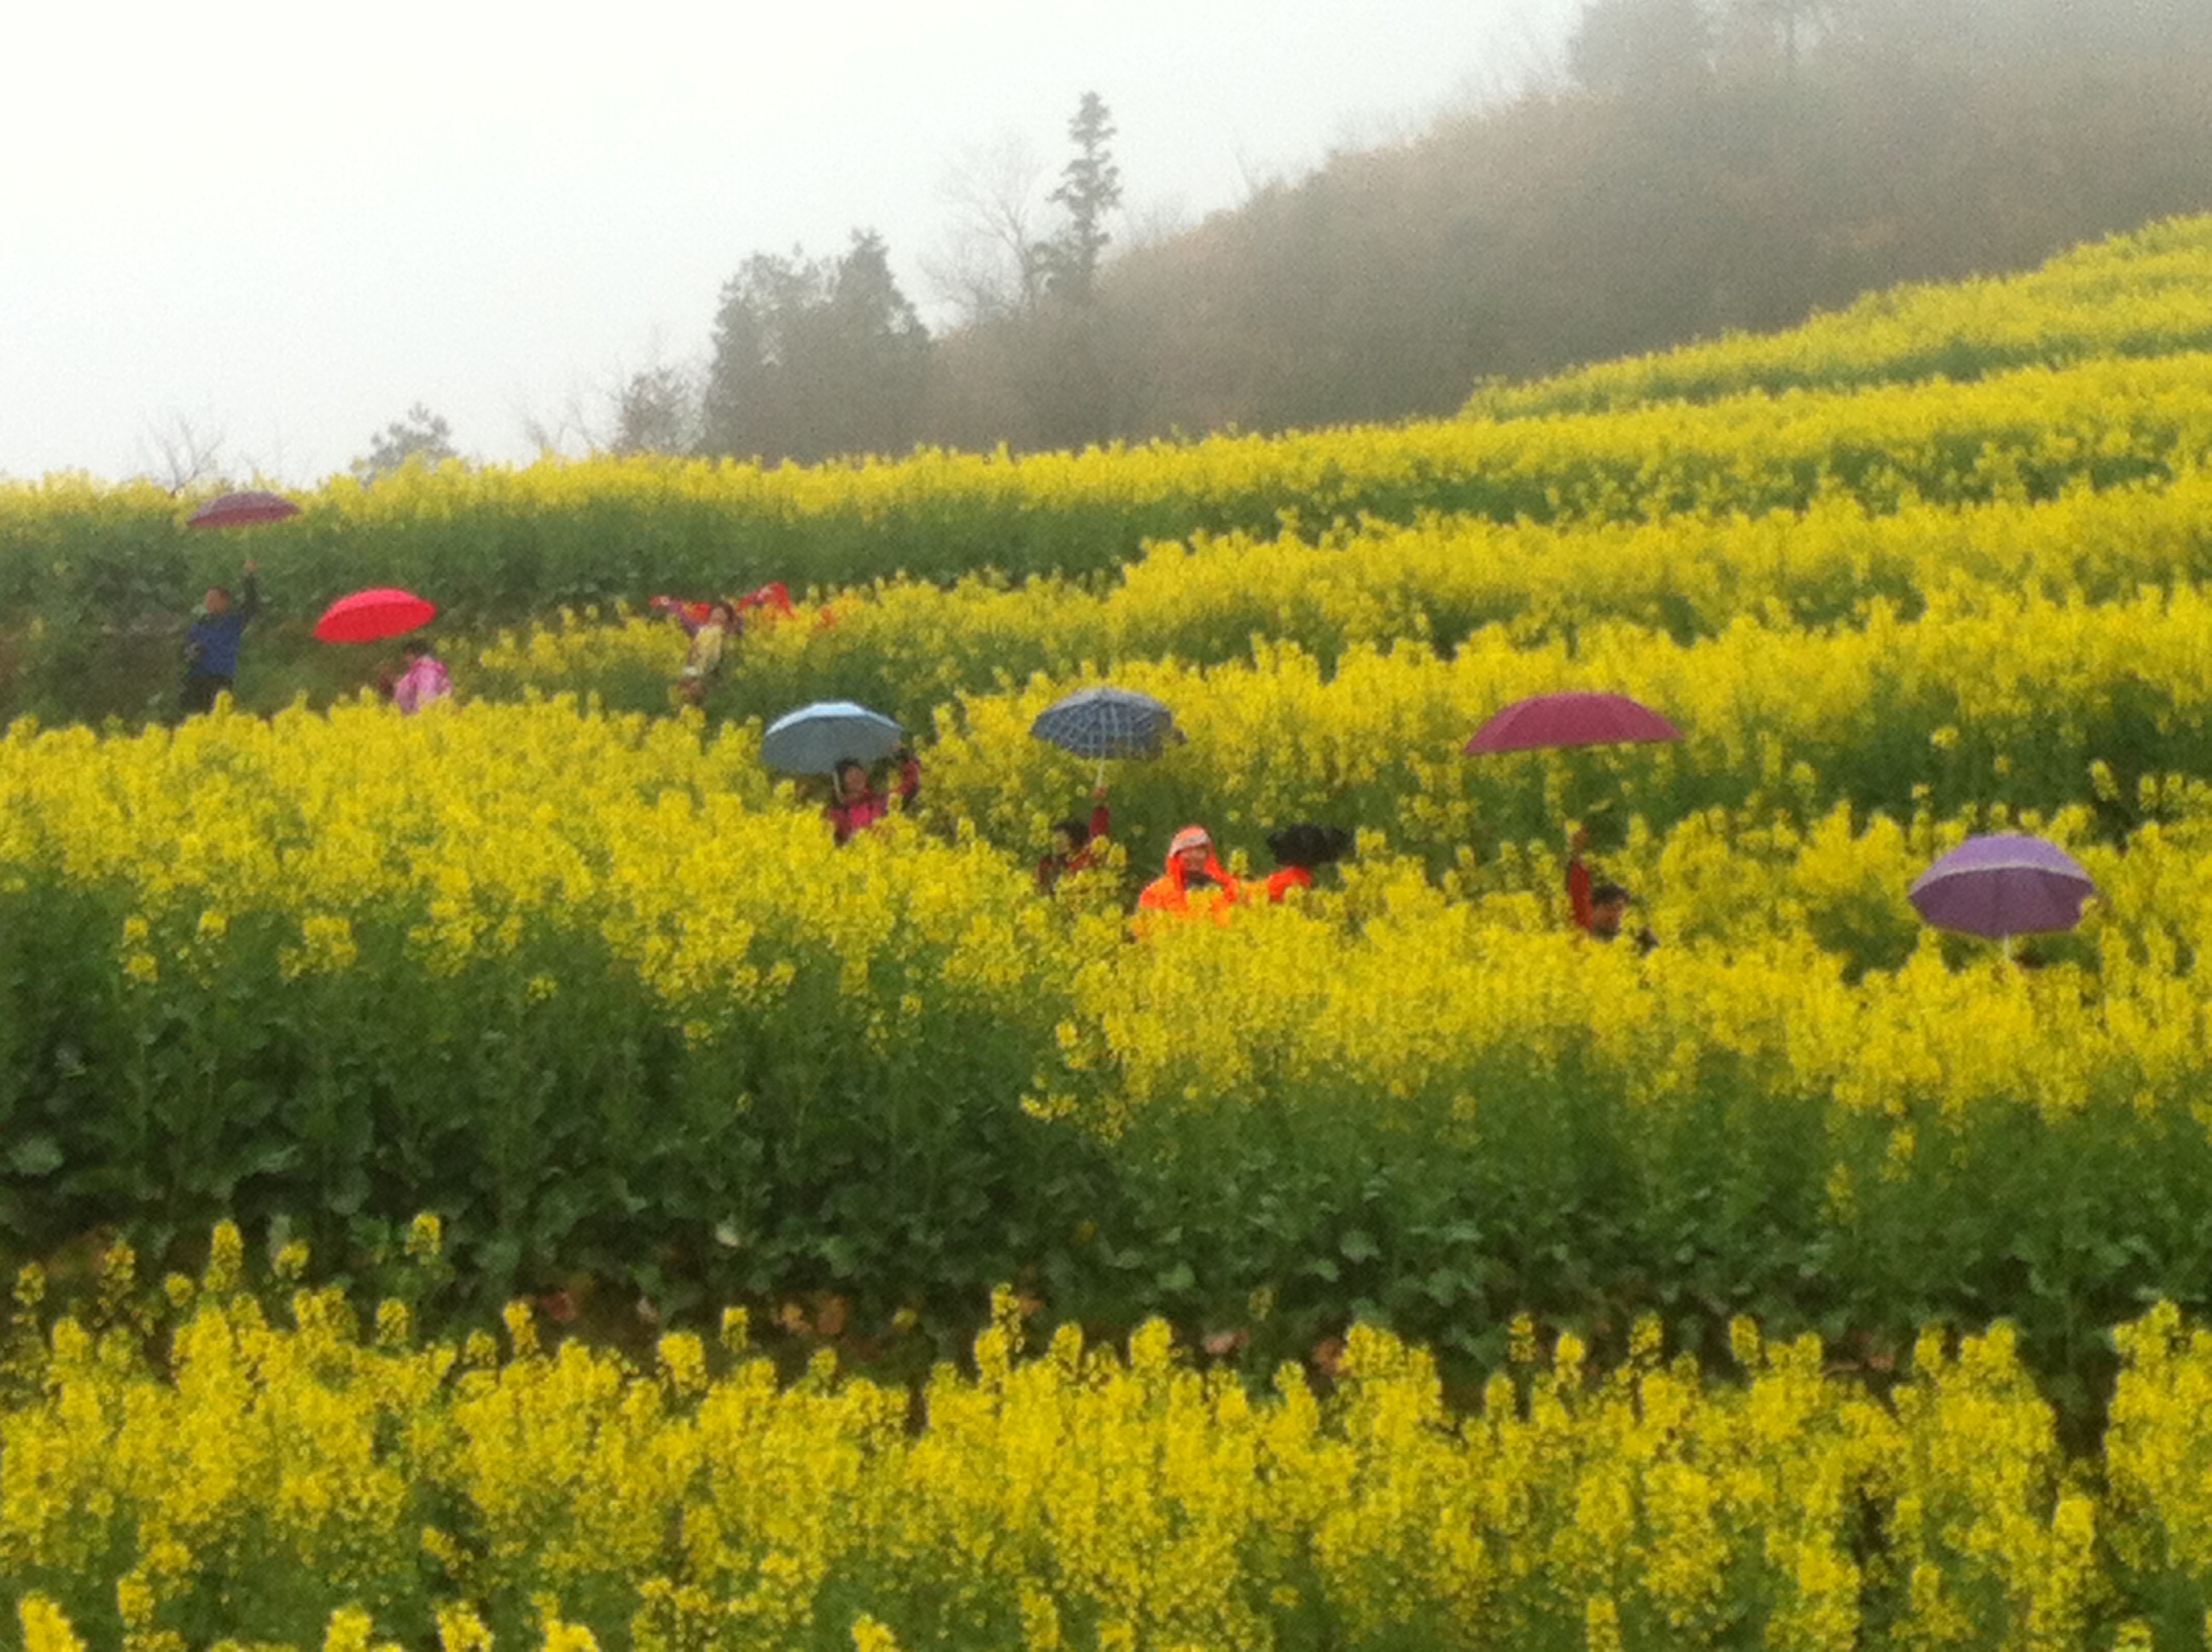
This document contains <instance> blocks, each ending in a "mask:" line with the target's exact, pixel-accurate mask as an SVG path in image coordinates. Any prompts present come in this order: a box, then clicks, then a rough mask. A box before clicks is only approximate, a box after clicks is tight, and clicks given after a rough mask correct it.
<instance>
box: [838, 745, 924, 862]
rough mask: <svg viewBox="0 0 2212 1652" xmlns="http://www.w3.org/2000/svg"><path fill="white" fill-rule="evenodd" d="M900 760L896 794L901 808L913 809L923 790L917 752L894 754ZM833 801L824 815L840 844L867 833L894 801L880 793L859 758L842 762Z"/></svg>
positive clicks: (839, 765) (886, 812) (839, 764)
mask: <svg viewBox="0 0 2212 1652" xmlns="http://www.w3.org/2000/svg"><path fill="white" fill-rule="evenodd" d="M891 755H892V756H894V757H896V759H897V760H898V765H899V778H898V789H897V791H896V793H895V795H896V799H897V800H898V805H899V806H900V807H901V808H907V807H909V806H911V805H912V804H913V802H914V800H915V796H916V795H917V794H918V793H920V792H921V764H920V763H919V762H916V761H915V755H914V753H913V752H911V751H909V750H907V748H906V747H904V746H901V747H900V748H899V749H898V750H896V752H894V753H892V754H891ZM829 787H830V798H829V804H828V805H827V806H825V807H824V808H823V811H822V814H823V818H824V819H825V820H827V821H828V822H829V829H830V830H831V831H832V832H833V833H835V834H836V839H837V841H838V842H840V843H843V842H845V841H847V840H848V839H849V838H851V836H852V835H853V834H854V833H855V832H859V831H865V830H866V829H867V828H869V827H871V826H872V825H874V824H875V823H877V822H878V821H879V820H881V819H882V818H883V817H884V816H885V815H887V814H889V813H890V811H891V801H892V800H891V799H890V798H888V797H885V796H884V794H883V793H880V792H878V791H877V790H876V787H875V782H874V781H873V780H872V779H870V778H869V775H868V766H867V765H866V763H864V762H860V760H859V759H858V758H856V757H846V758H842V759H841V760H840V761H839V762H838V764H837V769H836V774H834V775H832V776H831V778H830V782H829Z"/></svg>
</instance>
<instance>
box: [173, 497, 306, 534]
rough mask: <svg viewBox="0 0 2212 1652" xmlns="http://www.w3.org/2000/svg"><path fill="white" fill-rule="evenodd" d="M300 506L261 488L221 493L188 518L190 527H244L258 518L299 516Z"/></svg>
mask: <svg viewBox="0 0 2212 1652" xmlns="http://www.w3.org/2000/svg"><path fill="white" fill-rule="evenodd" d="M299 513H300V507H298V506H297V505H295V504H294V503H293V502H292V501H290V500H289V499H287V498H285V497H284V495H282V494H272V493H268V492H265V491H264V490H263V489H258V488H249V489H246V491H245V492H243V493H234V494H217V495H216V496H215V497H214V498H213V499H210V500H209V501H207V503H205V504H204V505H203V506H201V507H199V508H198V509H197V510H196V511H194V512H193V513H191V515H190V516H188V517H186V518H185V526H186V527H188V528H242V527H251V526H252V525H254V524H256V523H258V522H281V521H283V519H285V518H286V517H288V516H297V515H298V514H299Z"/></svg>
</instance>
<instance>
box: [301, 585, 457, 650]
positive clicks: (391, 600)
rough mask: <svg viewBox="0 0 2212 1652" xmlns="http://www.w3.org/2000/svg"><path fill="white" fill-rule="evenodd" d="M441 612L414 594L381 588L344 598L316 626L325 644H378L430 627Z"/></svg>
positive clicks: (392, 588)
mask: <svg viewBox="0 0 2212 1652" xmlns="http://www.w3.org/2000/svg"><path fill="white" fill-rule="evenodd" d="M437 612H438V605H437V604H435V603H434V602H429V601H427V600H425V599H424V598H421V597H418V596H416V594H415V593H414V592H411V591H402V590H400V589H398V587H397V586H376V587H375V588H374V589H373V590H368V591H356V592H353V593H352V594H351V595H350V596H345V597H340V598H338V599H337V601H336V602H334V603H332V604H331V605H330V606H329V607H328V608H325V610H323V616H322V618H320V619H319V620H317V621H316V622H315V635H316V637H317V639H318V640H319V641H324V642H374V641H377V640H379V639H380V638H382V637H396V636H398V635H399V634H400V633H401V632H402V631H411V630H413V629H415V628H416V626H418V625H425V624H428V623H429V622H430V621H431V620H432V619H433V618H435V616H436V615H437Z"/></svg>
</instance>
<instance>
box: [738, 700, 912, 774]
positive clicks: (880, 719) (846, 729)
mask: <svg viewBox="0 0 2212 1652" xmlns="http://www.w3.org/2000/svg"><path fill="white" fill-rule="evenodd" d="M905 738H906V735H905V732H903V731H902V729H901V728H900V727H899V726H898V725H897V724H896V723H894V722H893V721H891V720H890V718H888V717H886V716H884V714H882V713H881V712H879V711H870V710H869V709H868V708H866V706H859V705H854V703H853V702H852V701H850V700H817V701H815V702H814V704H812V705H811V706H801V707H800V708H799V709H798V710H797V711H787V712H786V713H785V714H783V715H782V716H781V717H779V718H777V719H776V720H775V721H774V722H773V723H770V724H769V726H768V732H767V733H766V734H763V736H761V761H762V762H764V763H766V764H767V765H768V766H769V768H775V769H781V771H782V772H783V773H785V774H835V773H836V770H837V765H838V764H839V763H841V762H844V761H845V760H846V759H847V758H848V757H849V758H851V759H852V760H853V761H854V762H863V763H872V762H876V761H878V759H880V758H884V757H888V756H890V755H891V753H892V752H894V751H896V750H898V748H899V744H900V743H901V742H902V741H903V740H904V739H905Z"/></svg>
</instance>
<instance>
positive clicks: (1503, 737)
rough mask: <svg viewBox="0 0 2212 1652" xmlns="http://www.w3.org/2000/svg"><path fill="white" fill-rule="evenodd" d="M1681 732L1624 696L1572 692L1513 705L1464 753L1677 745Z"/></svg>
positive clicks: (1486, 726) (1477, 733) (1484, 728)
mask: <svg viewBox="0 0 2212 1652" xmlns="http://www.w3.org/2000/svg"><path fill="white" fill-rule="evenodd" d="M1680 738H1682V731H1681V730H1680V729H1679V728H1676V727H1675V726H1674V725H1673V724H1672V723H1670V722H1668V720H1666V719H1665V718H1664V717H1662V716H1661V715H1660V714H1658V713H1657V712H1656V711H1654V710H1652V709H1651V708H1650V707H1649V706H1644V705H1639V704H1638V703H1637V702H1636V701H1633V700H1631V699H1630V698H1629V697H1628V696H1627V695H1625V694H1594V693H1591V692H1589V691H1588V690H1586V689H1574V690H1571V691H1569V692H1566V693H1563V694H1540V695H1534V697H1533V698H1530V699H1527V700H1516V701H1514V702H1513V703H1512V704H1511V705H1510V706H1508V707H1506V708H1505V709H1504V710H1503V711H1501V712H1499V713H1498V714H1497V715H1496V716H1494V717H1492V719H1491V720H1489V721H1488V722H1486V723H1485V724H1484V725H1483V726H1481V727H1480V728H1479V729H1477V730H1476V731H1475V732H1474V738H1473V739H1471V740H1469V741H1468V743H1467V745H1466V746H1465V748H1464V750H1466V751H1467V753H1468V755H1469V756H1475V755H1478V754H1480V753H1481V752H1485V751H1530V750H1536V749H1537V748H1539V747H1543V746H1572V745H1620V744H1627V743H1630V742H1633V741H1644V740H1679V739H1680Z"/></svg>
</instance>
